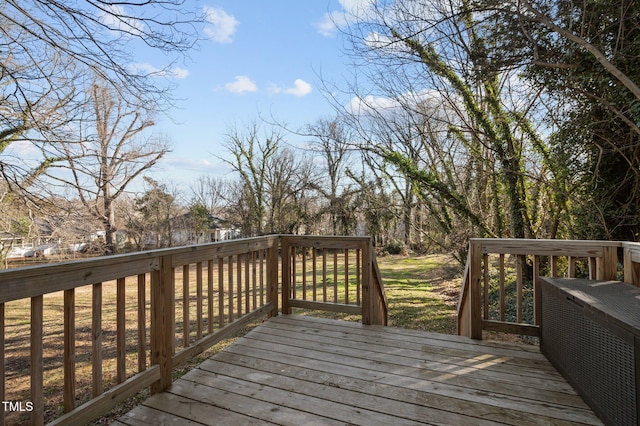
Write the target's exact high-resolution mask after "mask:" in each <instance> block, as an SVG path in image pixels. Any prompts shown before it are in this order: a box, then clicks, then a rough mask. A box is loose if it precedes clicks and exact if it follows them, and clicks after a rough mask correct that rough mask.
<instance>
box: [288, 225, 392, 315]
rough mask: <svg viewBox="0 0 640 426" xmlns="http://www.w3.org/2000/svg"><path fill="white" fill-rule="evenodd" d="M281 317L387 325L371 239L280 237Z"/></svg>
mask: <svg viewBox="0 0 640 426" xmlns="http://www.w3.org/2000/svg"><path fill="white" fill-rule="evenodd" d="M282 253H283V265H282V274H283V275H282V295H283V296H282V312H284V313H290V312H291V309H292V308H305V309H317V310H325V311H334V312H344V313H349V314H354V315H361V316H362V322H363V323H365V324H382V325H387V302H386V297H385V294H384V288H383V286H382V281H381V278H380V273H379V271H378V268H377V263H376V262H375V256H374V255H373V253H374V252H373V247H372V245H371V239H370V238H368V237H367V238H364V237H363V238H354V237H338V238H336V237H310V236H301V237H283V239H282Z"/></svg>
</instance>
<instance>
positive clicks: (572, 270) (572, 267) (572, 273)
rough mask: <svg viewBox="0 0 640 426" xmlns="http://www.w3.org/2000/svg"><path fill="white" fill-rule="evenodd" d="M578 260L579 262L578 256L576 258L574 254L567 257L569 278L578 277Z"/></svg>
mask: <svg viewBox="0 0 640 426" xmlns="http://www.w3.org/2000/svg"><path fill="white" fill-rule="evenodd" d="M577 262H578V259H577V258H575V257H574V256H568V258H567V263H568V264H569V265H568V271H567V277H568V278H575V277H576V266H577Z"/></svg>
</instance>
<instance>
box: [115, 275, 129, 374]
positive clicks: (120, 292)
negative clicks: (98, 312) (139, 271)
mask: <svg viewBox="0 0 640 426" xmlns="http://www.w3.org/2000/svg"><path fill="white" fill-rule="evenodd" d="M125 300H126V294H125V279H124V278H118V279H117V280H116V353H117V356H116V358H117V362H116V364H117V367H116V380H117V382H118V383H122V382H124V381H125V380H126V379H127V365H126V358H127V335H126V333H127V328H126V321H125V315H126V309H125V308H126V306H125Z"/></svg>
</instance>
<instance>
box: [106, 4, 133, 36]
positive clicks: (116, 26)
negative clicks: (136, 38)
mask: <svg viewBox="0 0 640 426" xmlns="http://www.w3.org/2000/svg"><path fill="white" fill-rule="evenodd" d="M106 9H107V11H106V12H102V13H101V14H100V21H102V23H103V24H104V25H106V26H107V27H109V28H111V29H113V30H114V31H121V32H123V33H130V34H132V35H141V34H142V32H143V31H144V25H143V24H142V22H141V21H139V20H137V19H135V18H133V17H131V16H129V15H128V14H127V13H126V11H125V10H124V8H123V7H122V6H117V5H108V6H107V7H106Z"/></svg>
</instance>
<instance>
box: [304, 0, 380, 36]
mask: <svg viewBox="0 0 640 426" xmlns="http://www.w3.org/2000/svg"><path fill="white" fill-rule="evenodd" d="M372 5H373V2H372V0H340V6H342V8H341V9H339V10H334V11H331V12H328V13H325V14H324V16H323V17H322V18H320V19H319V20H318V21H317V22H316V23H315V26H316V29H317V30H318V32H319V33H320V34H321V35H323V36H325V37H334V36H335V35H336V34H337V33H338V31H339V30H340V29H342V28H345V27H346V26H347V25H348V24H349V23H350V22H353V21H357V20H359V19H363V18H364V17H365V16H366V15H367V13H368V12H369V11H370V10H371V7H372Z"/></svg>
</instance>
